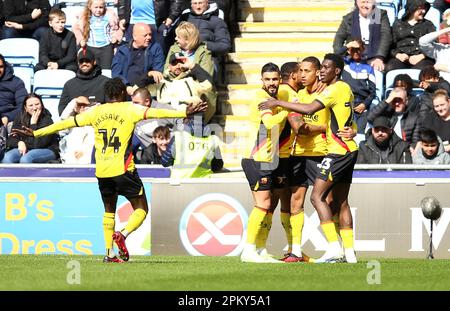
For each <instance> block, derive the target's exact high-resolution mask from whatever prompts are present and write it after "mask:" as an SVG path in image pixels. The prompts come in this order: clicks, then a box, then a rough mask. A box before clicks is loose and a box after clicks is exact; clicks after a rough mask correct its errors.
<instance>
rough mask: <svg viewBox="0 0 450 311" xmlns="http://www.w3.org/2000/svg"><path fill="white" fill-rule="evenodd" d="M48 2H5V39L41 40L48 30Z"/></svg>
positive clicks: (9, 0)
mask: <svg viewBox="0 0 450 311" xmlns="http://www.w3.org/2000/svg"><path fill="white" fill-rule="evenodd" d="M49 12H50V4H49V2H48V0H27V1H23V0H20V1H17V0H4V1H3V15H4V17H5V24H4V25H3V27H2V32H3V34H2V35H3V38H2V39H6V38H33V39H36V40H38V41H39V40H40V39H41V37H42V35H43V33H44V32H45V31H46V29H47V28H48V14H49Z"/></svg>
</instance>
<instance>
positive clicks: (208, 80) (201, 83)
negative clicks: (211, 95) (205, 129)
mask: <svg viewBox="0 0 450 311" xmlns="http://www.w3.org/2000/svg"><path fill="white" fill-rule="evenodd" d="M148 88H149V89H150V91H151V93H152V94H153V95H154V96H156V98H157V100H158V102H160V103H166V104H170V105H171V106H172V107H173V108H174V109H184V108H185V104H188V103H199V102H201V99H200V97H201V96H202V95H205V96H206V94H207V93H208V92H210V91H211V90H212V89H213V85H212V77H211V76H210V75H209V74H208V73H207V72H206V71H205V70H204V69H203V68H202V67H201V66H200V65H199V64H196V63H194V62H192V61H191V60H190V59H189V58H187V57H186V56H184V55H182V54H181V53H174V54H171V55H170V56H169V66H168V68H167V70H166V71H164V79H163V80H162V81H161V82H160V83H158V84H153V85H149V87H148ZM207 111H208V110H207ZM207 116H208V119H207V120H206V122H207V121H209V119H210V114H207Z"/></svg>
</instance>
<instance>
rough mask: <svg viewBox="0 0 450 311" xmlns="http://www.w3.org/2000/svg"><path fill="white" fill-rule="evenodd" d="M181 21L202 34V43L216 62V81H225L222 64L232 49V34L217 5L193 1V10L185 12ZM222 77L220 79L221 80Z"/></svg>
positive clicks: (201, 0) (205, 0) (206, 1)
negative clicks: (189, 24) (191, 25)
mask: <svg viewBox="0 0 450 311" xmlns="http://www.w3.org/2000/svg"><path fill="white" fill-rule="evenodd" d="M181 20H183V21H188V22H190V23H192V24H194V25H195V26H196V27H197V28H198V30H199V32H200V41H202V42H205V43H206V47H207V49H208V50H210V51H211V54H212V59H213V62H214V81H215V82H220V81H223V80H224V77H223V74H224V73H223V72H222V71H220V68H221V67H222V66H220V64H221V63H222V62H223V57H224V56H225V54H226V53H228V51H230V49H231V39H230V33H229V31H228V26H227V24H226V23H225V21H224V20H223V19H221V18H219V9H218V8H217V4H216V3H214V2H213V3H211V4H209V3H208V0H191V8H190V9H186V10H184V11H183V14H182V15H181ZM219 77H220V79H219Z"/></svg>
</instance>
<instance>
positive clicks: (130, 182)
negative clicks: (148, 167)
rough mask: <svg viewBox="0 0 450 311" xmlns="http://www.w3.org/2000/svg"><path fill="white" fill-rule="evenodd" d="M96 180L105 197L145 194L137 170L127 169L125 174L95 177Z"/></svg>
mask: <svg viewBox="0 0 450 311" xmlns="http://www.w3.org/2000/svg"><path fill="white" fill-rule="evenodd" d="M97 180H98V188H99V189H100V193H101V195H102V197H105V198H109V197H111V196H115V195H123V196H124V197H126V198H127V199H133V198H137V197H140V196H142V195H145V191H144V185H143V184H142V180H141V178H140V177H139V175H138V172H137V170H134V171H133V172H128V171H127V172H125V174H123V175H119V176H115V177H107V178H98V177H97Z"/></svg>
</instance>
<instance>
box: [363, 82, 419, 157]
mask: <svg viewBox="0 0 450 311" xmlns="http://www.w3.org/2000/svg"><path fill="white" fill-rule="evenodd" d="M407 108H408V97H407V93H406V91H405V89H404V88H401V87H395V88H394V89H393V90H392V92H391V93H390V94H389V96H388V98H387V99H385V100H384V101H383V102H381V103H379V104H378V105H376V106H375V107H374V108H373V109H372V110H371V111H370V112H369V114H368V116H367V120H368V121H369V122H371V123H372V125H373V123H374V121H375V119H376V118H377V117H379V116H385V117H388V118H389V119H390V123H391V126H392V128H393V130H394V132H395V133H396V134H397V136H398V137H400V138H401V139H402V140H403V141H405V142H406V143H408V145H409V146H410V148H411V150H410V151H411V154H414V148H416V144H417V142H418V141H419V124H418V121H417V118H418V116H417V113H416V112H414V111H411V110H409V109H407Z"/></svg>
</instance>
